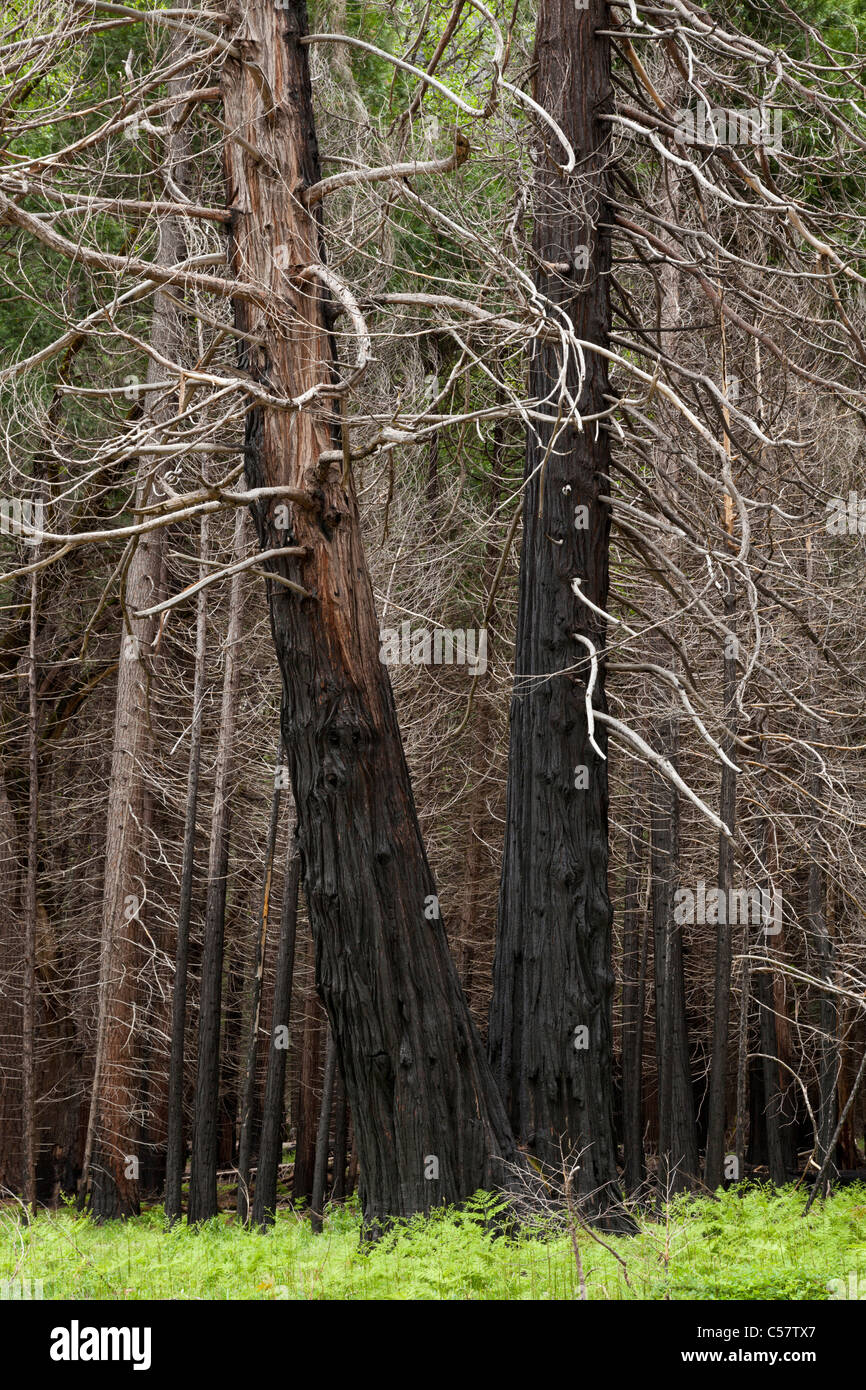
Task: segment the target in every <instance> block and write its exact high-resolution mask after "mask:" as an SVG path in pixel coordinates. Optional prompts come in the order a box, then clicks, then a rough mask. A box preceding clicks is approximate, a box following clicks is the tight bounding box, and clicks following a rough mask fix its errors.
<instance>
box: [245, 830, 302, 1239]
mask: <svg viewBox="0 0 866 1390" xmlns="http://www.w3.org/2000/svg"><path fill="white" fill-rule="evenodd" d="M300 880H301V860H300V855H299V854H298V851H297V846H296V843H295V836H294V834H291V835H290V836H289V852H288V858H287V860H286V878H285V884H284V886H283V903H282V912H281V915H280V944H279V947H278V948H277V971H276V974H277V978H276V983H275V985H274V1006H273V1014H272V1016H271V1039H270V1045H269V1047H268V1070H267V1076H266V1078H265V1099H264V1105H263V1109H262V1134H261V1141H260V1143H259V1163H258V1171H257V1173H256V1187H255V1193H254V1197H253V1224H254V1225H255V1226H260V1227H262V1228H263V1229H264V1228H265V1227H267V1226H268V1225H270V1224H271V1222H272V1221H273V1216H274V1212H275V1211H276V1208H277V1174H278V1171H279V1166H280V1155H281V1153H282V1135H283V1119H284V1114H285V1107H284V1096H285V1089H286V1061H287V1059H288V1055H289V1038H290V1036H291V1035H290V1024H291V1012H292V979H293V977H294V973H295V938H296V935H297V921H298V889H299V885H300Z"/></svg>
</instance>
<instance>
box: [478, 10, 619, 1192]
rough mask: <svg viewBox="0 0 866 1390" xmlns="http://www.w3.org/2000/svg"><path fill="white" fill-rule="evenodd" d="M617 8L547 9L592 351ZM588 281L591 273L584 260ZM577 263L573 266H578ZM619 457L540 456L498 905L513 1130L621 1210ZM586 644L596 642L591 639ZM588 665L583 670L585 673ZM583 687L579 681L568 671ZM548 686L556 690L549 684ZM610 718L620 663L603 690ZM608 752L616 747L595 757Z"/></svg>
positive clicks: (575, 288)
mask: <svg viewBox="0 0 866 1390" xmlns="http://www.w3.org/2000/svg"><path fill="white" fill-rule="evenodd" d="M606 27H607V15H606V7H605V5H604V4H603V3H602V0H590V3H589V6H588V8H587V9H584V10H578V9H577V8H576V6H575V5H574V3H573V0H541V4H540V7H539V13H538V23H537V29H536V78H535V95H536V99H537V101H539V102H540V103H541V104H542V105H543V106H544V107H545V108H546V109H547V110H548V111H550V112H551V114H552V115H553V116H554V118H555V119H556V121H557V122H558V123H559V125H560V126H561V127H562V129H563V131H564V132H565V134H566V136H567V137H568V139H569V140H570V142H571V144H572V146H573V148H574V151H575V155H576V158H577V167H578V170H579V174H574V175H572V176H566V175H563V174H562V173H561V172H559V170H558V166H559V164H560V162H561V157H562V152H561V149H560V147H559V145H558V144H557V145H556V147H555V148H553V146H552V145H551V147H550V148H547V147H546V146H545V144H544V141H546V140H548V138H549V139H550V140H551V141H552V139H553V137H551V136H550V133H549V131H548V130H547V129H546V128H545V127H543V128H541V129H540V131H539V157H538V161H537V168H538V170H539V172H538V175H537V179H536V188H535V223H534V232H533V247H534V250H535V252H536V255H537V256H538V263H539V264H541V265H544V266H547V267H550V266H557V267H558V268H557V269H556V270H548V269H540V270H538V271H537V273H536V274H537V284H538V288H539V290H540V291H541V292H542V293H543V294H544V295H545V296H546V297H547V298H548V299H549V300H552V301H553V302H554V303H556V304H557V305H559V306H560V307H561V309H562V311H563V312H564V314H565V315H567V317H568V319H569V320H570V322H571V324H572V325H573V328H574V332H575V334H576V335H577V337H579V338H581V339H583V340H585V341H589V342H593V343H599V344H605V343H606V342H607V340H608V337H609V334H610V324H611V309H610V285H609V273H610V236H609V233H608V231H607V230H606V229H605V226H604V224H605V223H607V222H609V221H610V214H609V212H608V208H607V203H606V197H607V175H606V172H605V166H606V163H607V161H608V158H609V147H610V138H609V126H607V125H606V124H605V123H604V121H602V120H601V119H599V118H600V117H602V116H603V115H604V114H605V113H606V112H607V111H608V110H609V109H610V107H611V100H612V96H611V83H610V40H609V39H608V38H606V37H603V36H601V35H599V34H597V33H596V30H598V29H600V28H606ZM584 250H585V252H586V257H587V259H588V268H586V269H584V268H583V258H582V256H581V252H582V251H584ZM565 267H567V269H566V268H565ZM561 368H562V362H561V348H560V347H559V345H557V344H554V343H553V342H550V341H544V342H541V341H539V342H537V343H536V344H535V345H534V351H533V355H532V359H531V364H530V395H531V396H532V397H535V398H537V399H539V400H543V401H547V402H550V401H551V398H552V395H553V404H552V405H551V406H549V411H550V414H552V415H555V414H556V393H557V391H558V387H557V382H558V379H559V376H560V371H561ZM566 382H567V386H568V389H569V391H570V392H571V393H572V395H573V396H574V398H575V399H576V400H577V402H578V408H579V410H580V411H581V412H582V413H591V412H595V411H603V410H604V409H606V407H607V404H608V401H607V397H608V394H609V391H610V387H609V383H608V374H607V366H606V363H605V360H604V358H603V357H601V356H600V355H596V354H593V353H591V352H590V353H588V354H587V360H586V376H585V378H584V379H583V380H581V379H580V373H579V365H578V362H577V360H576V358H575V356H574V355H573V354H570V360H569V363H568V365H567V371H566ZM609 465H610V443H609V438H608V434H607V431H606V430H605V429H601V430H598V431H596V430H595V429H585V430H579V429H578V428H577V425H576V423H575V422H574V421H573V420H570V419H565V420H564V423H563V424H562V426H561V427H560V426H556V427H555V428H554V427H552V426H551V425H550V424H548V423H535V428H534V429H533V430H532V431H531V432H530V433H529V435H528V439H527V450H526V473H525V476H526V481H527V486H526V490H525V494H524V532H523V547H522V555H521V565H520V590H519V609H518V624H517V652H516V658H515V690H514V698H513V700H512V706H511V732H510V748H509V763H508V798H507V810H506V829H505V855H504V861H503V869H502V881H501V887H500V900H499V920H498V930H497V947H496V960H495V965H494V981H493V999H492V1004H491V1010H490V1034H489V1039H490V1042H489V1046H490V1057H491V1062H492V1065H493V1069H494V1073H495V1075H496V1078H497V1081H498V1083H499V1086H500V1089H501V1091H502V1095H503V1097H504V1099H505V1102H506V1106H507V1109H508V1112H509V1114H510V1117H511V1121H512V1124H513V1126H514V1129H515V1132H516V1133H517V1135H518V1137H519V1138H520V1139H522V1140H523V1141H524V1142H525V1143H526V1144H527V1145H528V1146H529V1147H530V1148H531V1150H532V1151H533V1153H534V1154H535V1155H536V1156H537V1158H538V1159H539V1160H540V1161H541V1162H543V1163H544V1164H549V1165H551V1166H555V1167H561V1161H562V1160H561V1148H565V1149H566V1150H571V1149H575V1148H577V1149H581V1150H583V1151H584V1152H583V1158H582V1160H581V1164H580V1174H579V1191H580V1192H581V1193H582V1194H584V1195H588V1194H590V1193H598V1194H599V1196H598V1197H597V1198H596V1199H594V1200H595V1202H596V1205H597V1206H598V1207H599V1208H601V1209H603V1208H604V1207H606V1206H607V1205H608V1204H609V1203H610V1202H611V1201H612V1200H613V1199H614V1198H615V1197H616V1183H617V1170H616V1149H615V1143H614V1134H613V1113H612V1112H613V1096H612V1081H611V1075H612V1057H613V1044H612V1019H611V1013H612V991H613V972H612V967H611V919H612V912H611V906H610V899H609V896H608V885H607V873H608V819H607V818H608V783H607V762H606V761H605V756H606V748H607V739H606V736H605V732H604V729H602V728H599V727H598V726H596V729H595V740H594V742H595V745H596V747H594V746H593V740H592V738H591V731H590V728H589V723H588V718H587V711H586V702H585V695H586V691H587V689H588V686H589V682H590V679H591V672H590V664H589V659H588V656H587V651H588V647H587V642H589V643H591V644H592V646H593V648H594V649H595V651H597V652H598V653H599V656H600V657H601V656H603V652H604V645H605V623H604V620H603V619H600V618H599V617H598V616H597V615H596V613H595V612H593V610H592V609H590V608H588V607H587V606H586V605H585V604H583V603H582V602H581V601H580V599H579V598H578V597H577V593H576V588H577V587H578V585H579V586H580V589H581V592H582V593H583V594H584V595H585V596H586V598H587V599H588V600H589V601H590V602H591V603H592V604H594V605H595V607H596V609H602V610H603V609H604V608H605V606H606V603H607V596H608V548H609V532H610V521H609V509H608V507H607V506H605V504H604V503H603V502H602V501H600V498H601V497H602V496H607V494H608V492H609V480H608V479H609ZM576 634H579V636H580V637H581V638H585V639H586V641H580V640H576ZM575 667H577V669H578V671H579V674H575ZM566 673H568V674H566ZM545 677H546V679H545ZM593 700H594V703H595V706H596V707H597V708H598V709H600V710H604V709H605V708H606V704H605V694H604V667H603V665H602V664H599V667H598V672H597V677H596V681H595V690H594V694H593ZM596 748H597V749H598V750H600V751H596Z"/></svg>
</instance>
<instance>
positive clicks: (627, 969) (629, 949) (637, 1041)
mask: <svg viewBox="0 0 866 1390" xmlns="http://www.w3.org/2000/svg"><path fill="white" fill-rule="evenodd" d="M634 790H635V793H637V795H636V798H635V799H636V800H637V799H638V796H639V788H638V787H635V789H634ZM626 836H627V841H628V847H627V851H626V873H625V888H624V892H623V899H624V901H623V927H622V1117H623V1158H624V1160H625V1172H624V1176H623V1181H624V1184H625V1189H626V1191H627V1192H634V1191H636V1190H637V1188H639V1187H640V1185H641V1183H642V1182H643V1180H644V1156H643V1114H642V1110H643V991H642V989H641V975H642V973H643V972H642V960H641V957H642V955H643V952H642V949H641V945H642V941H644V942H645V936H644V934H643V933H642V932H641V915H642V914H641V911H640V903H639V901H638V894H639V889H640V873H641V855H642V849H643V838H642V835H641V830H640V825H639V824H638V823H637V821H635V822H633V823H632V824H631V825H630V826H629V828H628V831H627V832H626Z"/></svg>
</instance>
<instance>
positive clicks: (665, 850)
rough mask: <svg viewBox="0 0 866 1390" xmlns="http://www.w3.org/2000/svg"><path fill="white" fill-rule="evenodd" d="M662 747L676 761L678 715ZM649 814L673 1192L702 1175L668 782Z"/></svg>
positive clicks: (662, 1095)
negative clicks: (690, 1058)
mask: <svg viewBox="0 0 866 1390" xmlns="http://www.w3.org/2000/svg"><path fill="white" fill-rule="evenodd" d="M657 731H658V743H657V746H658V747H659V750H660V751H661V752H663V753H664V755H665V756H666V757H667V758H668V760H669V761H670V762H671V763H673V764H674V765H676V761H677V749H678V745H679V736H678V729H677V726H676V717H675V716H674V717H673V718H667V719H661V720H659V722H658V726H657ZM654 781H655V784H656V800H655V802H654V804H653V810H652V817H651V842H652V856H651V857H652V915H653V944H654V966H655V992H656V1057H657V1062H658V1088H659V1158H660V1170H659V1176H660V1178H661V1181H662V1183H663V1184H664V1185H665V1188H666V1189H667V1190H669V1191H670V1192H680V1191H683V1190H685V1189H687V1188H689V1187H691V1185H692V1182H693V1181H694V1179H695V1178H696V1177H697V1175H698V1145H697V1133H696V1129H695V1101H694V1092H693V1090H692V1076H691V1065H690V1060H689V1040H688V1025H687V1020H686V992H685V977H684V963H683V932H682V925H681V923H679V922H677V921H676V920H675V917H674V893H675V891H676V889H677V887H678V886H679V873H680V799H679V794H678V792H677V791H676V789H675V788H674V787H672V786H671V785H670V784H669V783H668V782H667V781H663V780H661V779H659V778H655V779H654Z"/></svg>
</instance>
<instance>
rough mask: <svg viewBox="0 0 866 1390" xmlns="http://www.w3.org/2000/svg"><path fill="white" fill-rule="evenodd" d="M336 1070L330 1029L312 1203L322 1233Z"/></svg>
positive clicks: (314, 1225) (315, 1225)
mask: <svg viewBox="0 0 866 1390" xmlns="http://www.w3.org/2000/svg"><path fill="white" fill-rule="evenodd" d="M336 1070H337V1047H336V1043H335V1042H334V1035H333V1033H332V1032H331V1030H330V1028H329V1029H328V1045H327V1047H326V1049H325V1075H324V1079H323V1082H322V1105H321V1109H320V1111H319V1128H318V1132H317V1134H316V1164H315V1168H314V1170H313V1197H312V1201H311V1203H310V1217H311V1221H310V1224H311V1225H312V1228H313V1230H314V1231H321V1229H322V1215H323V1212H324V1209H325V1184H326V1182H327V1179H328V1152H329V1149H330V1138H331V1110H332V1108H333V1103H334V1076H335V1073H336Z"/></svg>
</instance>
